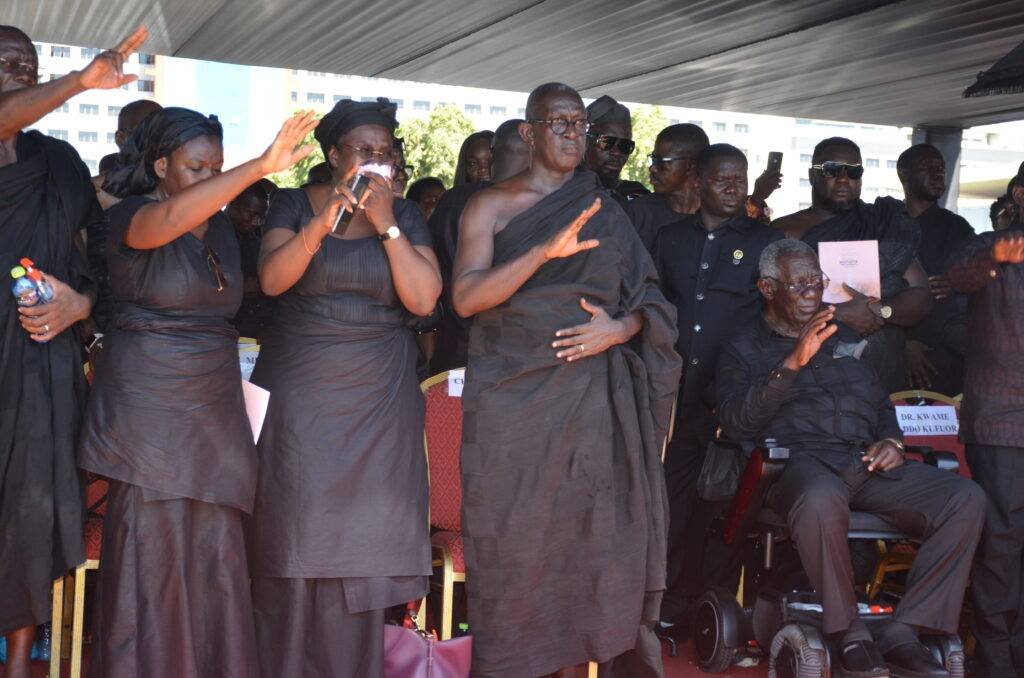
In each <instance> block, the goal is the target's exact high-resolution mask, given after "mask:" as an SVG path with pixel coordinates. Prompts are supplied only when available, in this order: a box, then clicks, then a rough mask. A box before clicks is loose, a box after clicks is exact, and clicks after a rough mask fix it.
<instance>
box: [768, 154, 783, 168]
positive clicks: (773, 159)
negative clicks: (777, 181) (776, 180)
mask: <svg viewBox="0 0 1024 678" xmlns="http://www.w3.org/2000/svg"><path fill="white" fill-rule="evenodd" d="M768 171H769V172H780V171H782V152H781V151H772V152H771V153H769V154H768Z"/></svg>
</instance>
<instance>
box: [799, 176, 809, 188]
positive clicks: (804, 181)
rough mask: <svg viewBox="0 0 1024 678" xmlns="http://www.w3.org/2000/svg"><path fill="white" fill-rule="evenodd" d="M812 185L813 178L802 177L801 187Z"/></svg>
mask: <svg viewBox="0 0 1024 678" xmlns="http://www.w3.org/2000/svg"><path fill="white" fill-rule="evenodd" d="M810 185H811V180H810V179H808V178H807V177H800V188H807V187H808V186H810Z"/></svg>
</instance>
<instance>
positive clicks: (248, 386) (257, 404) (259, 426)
mask: <svg viewBox="0 0 1024 678" xmlns="http://www.w3.org/2000/svg"><path fill="white" fill-rule="evenodd" d="M242 396H243V397H244V398H245V414H246V415H247V416H248V417H249V426H251V427H252V440H253V442H257V441H259V439H260V431H262V430H263V420H264V419H266V418H267V405H269V404H270V391H268V390H267V389H265V388H260V387H259V386H257V385H256V384H253V383H250V382H248V381H243V382H242Z"/></svg>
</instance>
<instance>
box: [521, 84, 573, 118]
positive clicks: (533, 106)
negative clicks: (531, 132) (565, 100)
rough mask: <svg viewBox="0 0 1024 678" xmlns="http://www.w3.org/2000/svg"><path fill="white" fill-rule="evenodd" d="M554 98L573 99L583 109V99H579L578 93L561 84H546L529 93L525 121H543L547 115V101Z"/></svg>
mask: <svg viewBox="0 0 1024 678" xmlns="http://www.w3.org/2000/svg"><path fill="white" fill-rule="evenodd" d="M555 96H567V97H571V98H575V99H576V100H577V101H579V102H580V108H583V99H582V98H581V97H580V94H579V92H577V91H576V90H574V89H573V88H572V87H569V85H566V84H564V83H561V82H546V83H544V84H543V85H540V86H538V87H536V88H534V90H533V91H532V92H530V96H529V98H528V99H527V100H526V119H527V120H540V119H543V118H544V117H545V116H546V115H547V112H546V111H547V103H548V99H551V98H554V97H555Z"/></svg>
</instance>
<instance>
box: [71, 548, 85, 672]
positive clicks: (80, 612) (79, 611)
mask: <svg viewBox="0 0 1024 678" xmlns="http://www.w3.org/2000/svg"><path fill="white" fill-rule="evenodd" d="M84 626H85V565H80V566H79V567H76V568H75V618H74V621H73V622H72V626H71V673H70V674H69V678H82V641H83V636H84V635H85V629H84V628H83V627H84Z"/></svg>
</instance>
